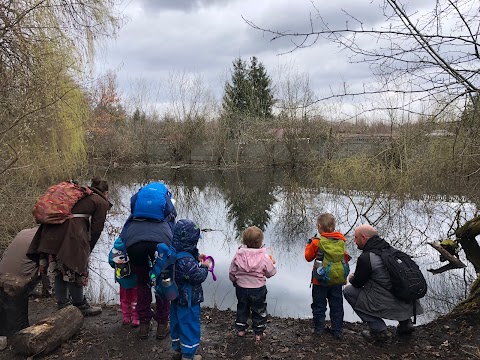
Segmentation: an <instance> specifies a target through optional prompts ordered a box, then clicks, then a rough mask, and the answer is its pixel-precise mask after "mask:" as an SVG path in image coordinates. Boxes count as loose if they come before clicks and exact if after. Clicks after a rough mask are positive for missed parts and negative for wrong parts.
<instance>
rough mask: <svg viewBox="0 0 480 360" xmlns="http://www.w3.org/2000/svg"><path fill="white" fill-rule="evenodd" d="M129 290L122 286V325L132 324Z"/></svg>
mask: <svg viewBox="0 0 480 360" xmlns="http://www.w3.org/2000/svg"><path fill="white" fill-rule="evenodd" d="M128 290H130V289H124V288H122V287H121V286H120V308H121V309H122V315H123V322H122V325H130V321H131V320H130V319H131V317H132V307H131V304H130V301H129V299H128V297H129V296H128Z"/></svg>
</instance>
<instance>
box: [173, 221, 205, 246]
mask: <svg viewBox="0 0 480 360" xmlns="http://www.w3.org/2000/svg"><path fill="white" fill-rule="evenodd" d="M201 238H202V235H201V232H200V227H199V226H198V225H197V224H195V223H194V222H193V221H192V220H189V219H181V220H178V221H177V223H176V224H175V228H174V229H173V242H174V243H183V244H191V245H195V244H196V243H197V242H198V239H201Z"/></svg>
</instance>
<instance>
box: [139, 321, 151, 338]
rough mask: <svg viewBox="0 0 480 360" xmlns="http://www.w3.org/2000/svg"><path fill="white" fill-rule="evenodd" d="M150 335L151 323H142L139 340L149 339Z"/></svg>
mask: <svg viewBox="0 0 480 360" xmlns="http://www.w3.org/2000/svg"><path fill="white" fill-rule="evenodd" d="M149 334H150V322H148V323H140V328H139V329H138V338H139V339H142V340H145V339H148V335H149Z"/></svg>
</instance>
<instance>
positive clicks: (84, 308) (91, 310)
mask: <svg viewBox="0 0 480 360" xmlns="http://www.w3.org/2000/svg"><path fill="white" fill-rule="evenodd" d="M73 305H75V306H76V307H77V309H78V310H80V311H81V312H82V314H83V316H96V315H100V314H101V313H102V308H101V307H100V306H91V305H90V304H89V303H88V301H87V300H86V299H84V300H83V303H80V304H75V303H74V304H73Z"/></svg>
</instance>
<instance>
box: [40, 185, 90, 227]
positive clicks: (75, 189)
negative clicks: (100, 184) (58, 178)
mask: <svg viewBox="0 0 480 360" xmlns="http://www.w3.org/2000/svg"><path fill="white" fill-rule="evenodd" d="M92 193H93V191H92V190H90V189H89V188H87V187H83V186H80V185H78V184H77V183H75V182H74V181H73V180H71V181H64V182H61V183H60V184H56V185H53V186H50V187H49V188H48V190H47V192H46V193H45V194H44V195H42V196H41V197H40V198H39V199H38V200H37V203H36V204H35V206H34V207H33V210H32V213H33V216H34V217H35V221H36V222H37V224H62V223H64V222H65V221H66V220H68V219H71V218H73V217H74V215H73V214H72V208H73V206H74V205H75V204H76V203H77V202H78V200H80V199H82V198H83V197H85V196H87V195H91V194H92ZM80 215H83V214H80ZM84 216H85V217H87V215H84ZM82 217H83V216H82Z"/></svg>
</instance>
